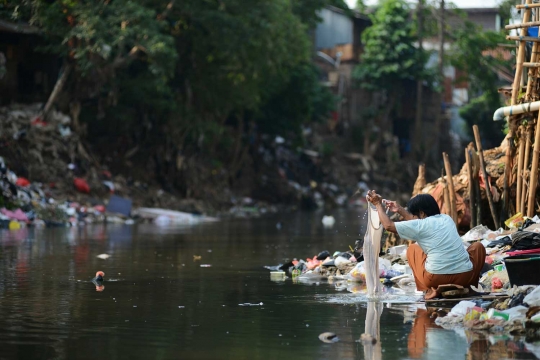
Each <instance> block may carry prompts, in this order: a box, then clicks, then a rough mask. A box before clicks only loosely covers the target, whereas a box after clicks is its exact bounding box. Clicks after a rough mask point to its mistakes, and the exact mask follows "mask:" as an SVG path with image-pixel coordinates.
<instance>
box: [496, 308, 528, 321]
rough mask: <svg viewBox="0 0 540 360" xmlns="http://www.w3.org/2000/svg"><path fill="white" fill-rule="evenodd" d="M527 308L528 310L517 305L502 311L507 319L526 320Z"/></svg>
mask: <svg viewBox="0 0 540 360" xmlns="http://www.w3.org/2000/svg"><path fill="white" fill-rule="evenodd" d="M527 310H529V308H526V307H525V306H522V305H519V306H516V307H513V308H510V309H508V310H504V311H502V312H503V313H505V314H508V316H509V318H508V321H514V320H527Z"/></svg>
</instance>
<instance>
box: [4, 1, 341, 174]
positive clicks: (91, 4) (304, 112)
mask: <svg viewBox="0 0 540 360" xmlns="http://www.w3.org/2000/svg"><path fill="white" fill-rule="evenodd" d="M15 3H17V4H16V6H11V5H10V7H9V8H6V7H1V8H0V16H7V15H5V14H10V15H9V17H10V18H13V16H15V15H14V14H16V17H18V19H19V20H22V21H30V22H32V23H33V24H34V25H36V26H38V27H39V28H40V29H41V30H42V33H43V34H44V35H45V36H46V39H47V41H48V46H46V47H45V48H44V50H46V51H50V52H53V53H55V54H58V55H59V56H60V57H62V58H63V59H64V62H65V64H66V66H69V67H71V69H72V71H71V74H69V72H68V73H66V72H63V73H64V74H66V76H63V77H61V79H62V78H63V79H64V80H65V85H63V87H62V86H60V91H59V93H62V97H61V98H62V99H67V100H66V101H64V102H63V103H66V102H67V103H81V104H82V107H83V110H82V111H81V121H82V122H83V123H85V124H86V125H87V128H88V138H90V139H92V141H93V142H96V141H99V140H97V139H98V135H99V134H103V133H104V132H105V133H107V134H108V137H109V139H110V138H115V139H119V138H121V139H122V147H123V148H122V149H121V151H124V152H125V151H127V150H129V149H130V148H134V147H144V148H146V149H147V151H144V152H139V153H138V155H140V156H141V157H142V156H144V158H141V161H144V162H146V161H147V160H148V159H153V161H154V162H155V163H156V164H157V165H156V174H158V175H159V174H161V176H162V178H163V179H165V180H164V181H169V180H168V179H175V180H174V181H177V180H178V179H179V177H180V175H179V173H178V171H177V170H176V168H177V163H176V161H173V160H171V159H176V158H177V157H178V156H180V155H181V156H182V157H187V158H192V159H195V158H197V159H198V162H199V163H204V162H205V161H206V162H208V163H211V164H220V166H222V168H228V169H234V168H238V167H239V166H240V165H241V164H242V162H243V161H244V159H245V157H244V155H243V154H245V153H246V149H247V148H248V144H249V143H248V139H249V138H250V137H251V136H252V135H253V132H254V131H255V132H261V131H264V132H268V133H272V134H275V133H283V132H287V133H288V134H291V136H293V137H294V136H297V137H298V138H299V137H300V125H301V124H303V123H306V122H309V121H314V120H316V119H317V118H319V117H321V116H326V115H327V113H328V112H329V111H330V108H331V105H332V102H333V98H332V96H331V95H330V93H329V91H328V90H327V89H326V88H324V87H323V86H322V85H321V84H319V82H318V75H317V72H316V71H315V69H314V67H313V65H311V55H312V54H311V51H312V49H311V44H310V37H309V30H310V28H312V27H313V26H315V24H316V23H317V21H319V18H318V15H317V12H318V10H320V9H321V8H322V7H324V6H326V5H329V4H332V5H337V6H342V7H343V6H344V3H343V1H342V0H317V1H312V0H227V1H210V0H185V1H175V0H157V1H156V0H152V1H150V0H141V1H135V2H134V1H128V0H112V1H111V0H96V1H83V0H57V1H48V0H30V1H26V0H14V1H13V2H10V4H15ZM68 75H69V76H68ZM52 100H53V101H52V102H54V100H55V97H54V96H53V97H52ZM57 103H58V104H59V103H60V101H58V102H57ZM315 109H317V111H316V110H315ZM318 111H321V113H318ZM95 114H98V115H99V116H96V115H95ZM99 138H102V137H99ZM300 140H301V139H300ZM107 143H108V142H107V141H106V139H104V138H103V143H102V144H103V148H104V147H106V146H109V145H107ZM109 143H110V141H109ZM117 146H120V145H117ZM231 164H233V165H231ZM227 165H229V166H227ZM212 166H214V165H212ZM231 173H234V171H233V170H231ZM187 177H188V176H186V178H187ZM182 181H184V182H185V181H188V180H186V179H183V180H182V179H181V180H179V182H182Z"/></svg>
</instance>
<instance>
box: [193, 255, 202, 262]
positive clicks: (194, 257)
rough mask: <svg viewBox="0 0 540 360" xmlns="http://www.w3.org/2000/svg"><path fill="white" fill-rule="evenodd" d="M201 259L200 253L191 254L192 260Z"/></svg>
mask: <svg viewBox="0 0 540 360" xmlns="http://www.w3.org/2000/svg"><path fill="white" fill-rule="evenodd" d="M201 259H202V256H201V255H193V261H197V260H201Z"/></svg>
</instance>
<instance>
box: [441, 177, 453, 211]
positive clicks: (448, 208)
mask: <svg viewBox="0 0 540 360" xmlns="http://www.w3.org/2000/svg"><path fill="white" fill-rule="evenodd" d="M443 184H444V186H443V198H444V207H445V208H446V213H447V214H448V215H450V216H451V213H452V205H451V204H452V202H451V200H450V192H449V191H448V182H447V181H445V180H443Z"/></svg>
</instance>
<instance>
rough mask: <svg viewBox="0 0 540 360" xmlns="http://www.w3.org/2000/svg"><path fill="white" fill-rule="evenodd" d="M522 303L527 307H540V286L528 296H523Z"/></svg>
mask: <svg viewBox="0 0 540 360" xmlns="http://www.w3.org/2000/svg"><path fill="white" fill-rule="evenodd" d="M523 302H524V303H526V304H527V305H529V306H540V286H537V287H536V289H534V290H533V291H531V292H530V293H529V295H527V296H525V298H524V299H523Z"/></svg>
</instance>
